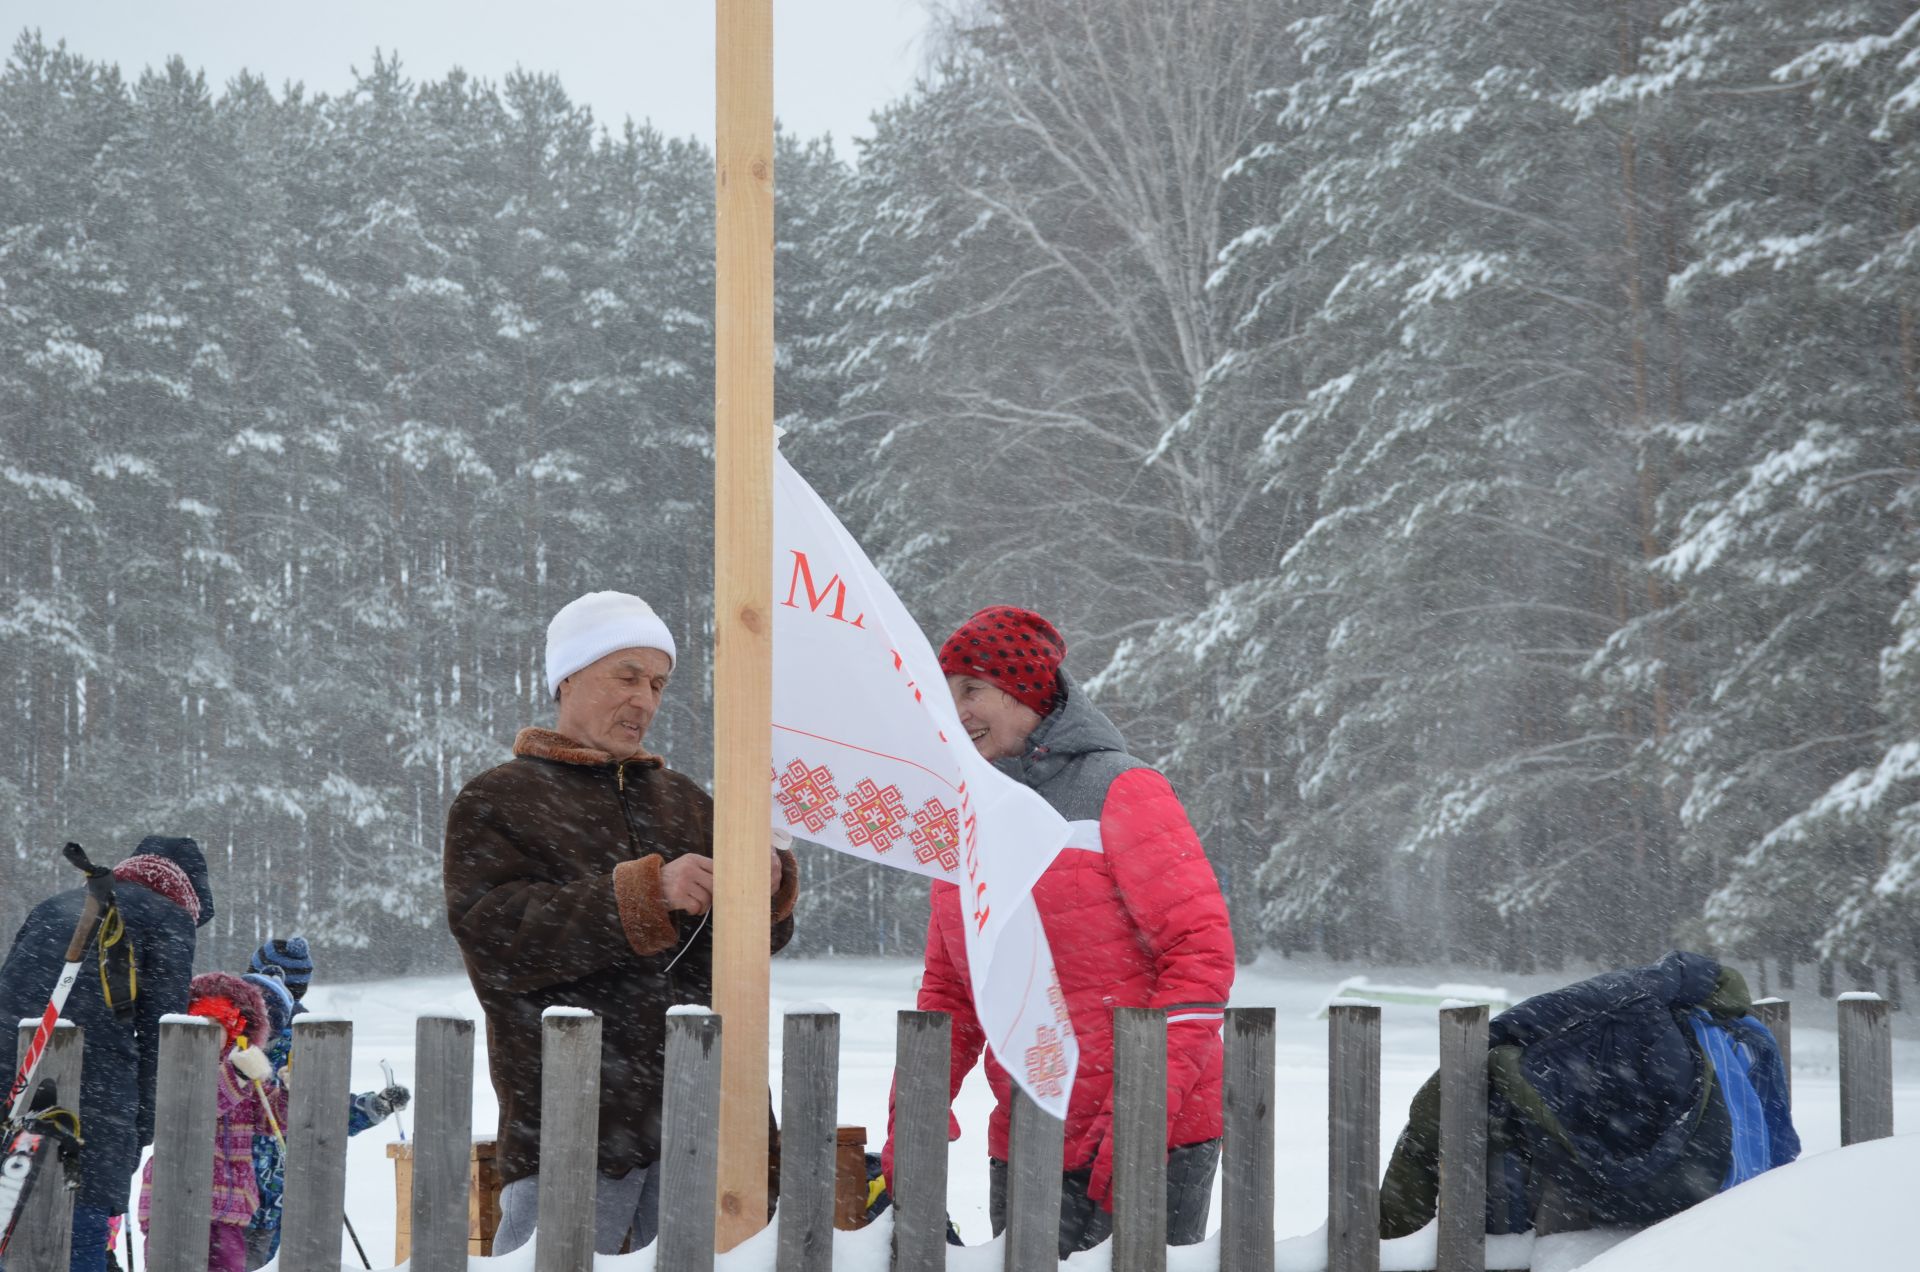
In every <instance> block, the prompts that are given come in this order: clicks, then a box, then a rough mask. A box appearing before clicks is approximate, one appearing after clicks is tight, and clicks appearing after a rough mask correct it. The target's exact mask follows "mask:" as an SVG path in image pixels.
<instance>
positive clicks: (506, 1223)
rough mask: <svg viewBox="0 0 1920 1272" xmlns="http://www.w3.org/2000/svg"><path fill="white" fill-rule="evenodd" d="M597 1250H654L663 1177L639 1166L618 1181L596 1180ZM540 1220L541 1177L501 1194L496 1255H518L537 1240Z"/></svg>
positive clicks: (516, 1183)
mask: <svg viewBox="0 0 1920 1272" xmlns="http://www.w3.org/2000/svg"><path fill="white" fill-rule="evenodd" d="M594 1179H595V1181H596V1187H595V1189H594V1198H593V1248H594V1251H595V1253H598V1254H621V1253H624V1252H626V1251H628V1250H639V1249H642V1248H644V1247H646V1246H650V1245H652V1244H653V1238H654V1236H655V1234H657V1233H658V1232H659V1231H660V1172H659V1170H658V1169H657V1168H656V1167H653V1166H638V1167H635V1168H634V1169H633V1170H630V1171H628V1172H627V1173H626V1174H624V1175H622V1176H620V1178H618V1179H609V1178H607V1177H606V1176H605V1175H595V1176H594ZM539 1218H540V1176H538V1175H528V1176H527V1177H526V1178H525V1179H516V1180H514V1181H513V1182H512V1183H510V1184H508V1185H507V1186H506V1187H505V1188H502V1189H501V1190H500V1226H499V1228H497V1229H496V1230H495V1231H494V1234H493V1252H494V1253H495V1254H505V1253H507V1252H508V1251H510V1250H518V1249H519V1248H520V1247H521V1246H523V1245H525V1244H526V1243H527V1240H528V1238H530V1237H532V1236H533V1229H534V1224H535V1223H536V1222H537V1221H538V1220H539Z"/></svg>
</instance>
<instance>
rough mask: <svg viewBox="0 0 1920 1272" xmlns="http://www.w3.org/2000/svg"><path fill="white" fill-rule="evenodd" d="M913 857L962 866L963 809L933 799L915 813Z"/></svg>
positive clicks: (947, 867)
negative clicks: (961, 824) (961, 817)
mask: <svg viewBox="0 0 1920 1272" xmlns="http://www.w3.org/2000/svg"><path fill="white" fill-rule="evenodd" d="M907 841H908V842H909V843H911V844H912V845H913V859H914V860H915V861H917V862H919V863H920V864H921V865H923V866H925V865H931V864H933V863H935V862H937V863H939V866H940V868H941V869H942V870H958V869H959V868H960V810H959V809H957V808H948V807H947V806H946V805H945V804H942V803H941V802H940V801H939V800H937V799H930V800H928V801H927V802H926V803H924V804H922V805H921V806H920V811H918V812H916V813H915V814H914V815H913V833H912V834H911V835H909V836H907Z"/></svg>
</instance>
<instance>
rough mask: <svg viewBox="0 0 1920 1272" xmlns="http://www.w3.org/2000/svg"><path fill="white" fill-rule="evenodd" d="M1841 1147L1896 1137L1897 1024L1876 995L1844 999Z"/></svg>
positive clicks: (1842, 1013)
mask: <svg viewBox="0 0 1920 1272" xmlns="http://www.w3.org/2000/svg"><path fill="white" fill-rule="evenodd" d="M1838 1007H1839V1012H1840V1143H1841V1144H1843V1145H1845V1144H1858V1143H1861V1142H1862V1141H1865V1140H1873V1139H1885V1138H1887V1136H1889V1135H1892V1134H1893V1020H1892V1017H1891V1015H1890V1013H1889V1012H1888V1011H1887V1003H1886V1000H1885V999H1883V998H1881V997H1880V995H1878V994H1870V993H1853V994H1842V995H1841V996H1840V1002H1839V1004H1838Z"/></svg>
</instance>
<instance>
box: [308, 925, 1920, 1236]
mask: <svg viewBox="0 0 1920 1272" xmlns="http://www.w3.org/2000/svg"><path fill="white" fill-rule="evenodd" d="M918 973H919V964H918V963H917V962H915V961H910V960H905V959H818V960H788V959H776V960H775V961H774V964H773V995H772V997H773V1010H774V1012H775V1014H776V1015H778V1014H779V1013H782V1012H784V1011H785V1010H786V1008H787V1007H788V1006H789V1005H799V1004H806V1003H820V1004H825V1005H827V1006H829V1007H831V1008H833V1009H834V1010H836V1011H838V1012H839V1013H840V1045H841V1052H840V1118H839V1120H840V1122H841V1124H843V1125H855V1126H865V1127H866V1128H867V1130H868V1134H869V1137H870V1144H871V1145H872V1146H874V1147H875V1148H876V1149H877V1147H878V1145H879V1142H880V1140H881V1138H882V1137H883V1136H884V1134H885V1128H886V1101H887V1092H888V1089H889V1087H890V1084H891V1082H892V1077H893V1049H894V1047H893V1043H894V1013H895V1012H897V1011H899V1010H900V1009H902V1008H906V1007H911V1006H912V1003H913V993H914V987H915V982H916V978H917V976H918ZM1357 973H1364V974H1367V975H1369V976H1374V977H1376V978H1379V979H1383V980H1392V981H1395V982H1399V983H1403V984H1414V985H1422V984H1424V985H1436V984H1439V983H1441V982H1444V981H1463V980H1464V981H1479V982H1481V983H1485V984H1489V985H1502V986H1505V987H1506V988H1507V989H1508V990H1510V991H1511V992H1512V994H1513V995H1514V997H1515V998H1516V999H1517V998H1519V997H1522V996H1525V995H1526V994H1530V993H1537V992H1539V991H1541V990H1544V989H1550V988H1553V987H1555V986H1558V985H1562V984H1565V983H1567V982H1569V981H1571V980H1575V979H1578V978H1579V976H1580V975H1581V973H1579V972H1572V971H1569V972H1567V973H1565V974H1556V975H1546V976H1507V975H1501V974H1498V973H1490V972H1486V971H1485V970H1484V969H1471V968H1431V967H1429V968H1398V967H1395V968H1380V967H1365V968H1362V967H1355V966H1352V965H1345V964H1332V963H1326V962H1320V961H1309V960H1294V961H1286V960H1281V959H1278V958H1274V957H1271V956H1264V957H1262V958H1261V959H1260V960H1259V961H1258V962H1256V963H1254V964H1252V965H1251V966H1248V967H1243V968H1241V969H1240V972H1239V976H1238V979H1237V981H1236V983H1235V986H1234V994H1233V1002H1234V1005H1236V1006H1249V1007H1251V1006H1259V1007H1273V1008H1275V1009H1276V1017H1277V1019H1276V1047H1277V1053H1278V1055H1277V1060H1278V1066H1277V1067H1278V1073H1277V1077H1276V1081H1275V1087H1276V1092H1275V1094H1276V1100H1277V1106H1278V1108H1279V1109H1280V1110H1281V1117H1280V1120H1279V1126H1278V1134H1277V1136H1276V1145H1275V1153H1274V1157H1275V1166H1276V1187H1275V1207H1274V1208H1275V1225H1276V1228H1275V1230H1276V1232H1277V1234H1278V1235H1280V1236H1281V1237H1287V1236H1292V1235H1295V1234H1302V1233H1310V1232H1312V1231H1313V1230H1314V1229H1316V1228H1318V1227H1319V1226H1320V1225H1321V1223H1322V1222H1323V1221H1324V1219H1325V1216H1326V1161H1327V1156H1326V1154H1327V1141H1326V1108H1327V1077H1326V1028H1327V1027H1326V1023H1325V1022H1324V1021H1320V1020H1315V1019H1313V1018H1312V1017H1313V1014H1314V1012H1315V1011H1316V1010H1317V1009H1318V1007H1319V1006H1320V1004H1321V1003H1322V1002H1323V1001H1324V1000H1325V998H1326V997H1327V995H1328V993H1329V992H1330V991H1331V990H1332V989H1333V987H1334V986H1335V985H1336V984H1338V983H1339V981H1340V980H1341V979H1343V978H1344V977H1347V976H1350V975H1354V974H1357ZM307 1001H308V1003H309V1005H311V1006H312V1007H313V1008H314V1010H316V1011H320V1012H326V1013H332V1014H338V1015H343V1016H347V1017H349V1018H351V1019H352V1021H353V1023H354V1052H353V1070H352V1075H353V1076H352V1084H353V1089H354V1090H355V1091H366V1090H374V1089H377V1088H378V1087H380V1086H381V1085H382V1079H381V1074H380V1062H381V1061H382V1060H385V1061H387V1062H388V1063H390V1064H391V1065H392V1066H393V1067H394V1070H395V1073H396V1076H397V1077H398V1078H399V1080H400V1081H402V1082H405V1083H407V1084H409V1085H414V1084H415V1083H416V1082H417V1075H416V1074H415V1072H414V1020H415V1017H416V1016H417V1015H418V1014H419V1013H420V1012H422V1011H427V1010H433V1011H448V1010H452V1011H458V1012H462V1013H464V1014H466V1015H468V1016H470V1017H472V1018H473V1019H474V1020H475V1021H476V1022H479V1021H480V1018H481V1017H480V1010H479V1004H478V1003H477V1001H476V1000H475V999H474V996H473V991H472V990H471V988H469V986H468V984H467V981H466V978H465V977H464V976H461V975H454V976H436V977H422V978H410V979H404V980H388V981H364V982H359V983H355V984H344V985H332V986H316V987H315V988H314V990H313V991H312V993H311V994H309V996H308V1000H307ZM1795 1008H1796V1012H1797V1016H1796V1022H1795V1028H1794V1040H1793V1043H1794V1045H1793V1061H1794V1069H1793V1081H1794V1101H1795V1119H1794V1120H1795V1123H1796V1125H1797V1126H1798V1129H1799V1131H1800V1135H1801V1139H1802V1141H1803V1142H1804V1145H1805V1151H1806V1153H1808V1154H1812V1153H1818V1152H1823V1151H1825V1150H1827V1149H1830V1148H1835V1147H1837V1146H1838V1145H1839V1142H1840V1129H1839V1128H1840V1114H1839V1107H1840V1105H1839V1080H1838V1076H1837V1072H1838V1070H1837V1056H1838V1040H1837V1036H1836V1034H1835V1032H1834V1029H1833V1011H1834V1009H1833V1005H1832V1004H1831V1003H1823V1002H1820V1001H1819V1000H1818V999H1816V998H1814V997H1813V996H1812V995H1811V994H1809V995H1807V996H1806V997H1805V998H1799V999H1796V1000H1795ZM1895 1019H1896V1025H1895V1034H1896V1037H1895V1040H1894V1075H1895V1092H1894V1119H1895V1126H1896V1128H1898V1129H1900V1130H1903V1131H1904V1130H1911V1129H1914V1128H1920V1022H1915V1021H1913V1020H1912V1019H1911V1018H1910V1017H1907V1016H1904V1015H1902V1016H1897V1017H1896V1018H1895ZM772 1042H773V1048H774V1050H773V1055H772V1057H771V1063H770V1072H771V1073H772V1074H774V1075H776V1078H777V1075H778V1073H779V1064H780V1056H779V1046H780V1030H779V1027H778V1026H777V1025H776V1026H775V1027H774V1029H773V1031H772ZM475 1050H476V1058H475V1064H476V1074H475V1081H474V1106H473V1120H474V1130H475V1134H476V1135H480V1136H486V1135H490V1134H491V1133H492V1130H493V1127H494V1125H495V1123H496V1121H497V1119H498V1116H499V1110H498V1106H497V1105H496V1103H495V1101H494V1096H493V1089H492V1086H491V1084H490V1083H489V1082H488V1080H487V1077H486V1057H485V1030H484V1028H482V1029H481V1030H480V1033H479V1037H478V1038H477V1039H476V1047H475ZM1438 1056H1439V1046H1438V1039H1437V1035H1436V1031H1435V1023H1434V1017H1433V1012H1432V1010H1431V1009H1430V1008H1422V1007H1411V1006H1392V1005H1389V1006H1386V1007H1383V1008H1382V1019H1381V1085H1382V1101H1383V1103H1382V1108H1383V1110H1384V1114H1383V1117H1382V1127H1381V1161H1382V1162H1383V1163H1384V1162H1385V1160H1386V1158H1387V1155H1388V1154H1389V1153H1390V1152H1391V1150H1392V1147H1393V1141H1394V1137H1395V1136H1396V1135H1397V1134H1398V1132H1399V1127H1400V1123H1401V1121H1402V1120H1403V1118H1404V1116H1405V1112H1406V1107H1407V1102H1408V1101H1409V1100H1411V1099H1412V1098H1413V1093H1414V1091H1415V1090H1416V1089H1417V1088H1418V1087H1419V1085H1420V1083H1421V1082H1423V1081H1424V1080H1425V1079H1426V1077H1427V1075H1428V1074H1430V1073H1431V1072H1432V1071H1433V1069H1434V1067H1435V1065H1437V1064H1438V1063H1439V1059H1438ZM991 1110H992V1099H991V1095H990V1093H989V1092H988V1090H987V1085H986V1081H985V1078H984V1077H983V1076H982V1075H981V1073H980V1071H979V1070H978V1069H976V1070H975V1072H974V1074H973V1075H972V1076H971V1077H970V1078H969V1079H968V1081H967V1085H966V1087H965V1088H964V1089H963V1090H962V1091H961V1094H960V1098H959V1100H958V1101H957V1102H956V1105H955V1111H956V1113H957V1114H958V1115H959V1118H960V1124H961V1128H962V1132H963V1134H962V1137H961V1138H960V1139H959V1140H958V1141H957V1142H955V1143H954V1144H953V1145H952V1147H951V1149H950V1174H949V1178H950V1184H949V1194H948V1195H949V1204H950V1206H951V1209H952V1215H953V1218H954V1220H955V1222H956V1223H958V1224H959V1226H960V1231H961V1234H962V1235H963V1236H965V1237H966V1238H967V1240H968V1241H969V1242H983V1241H985V1240H986V1239H987V1236H988V1232H989V1227H988V1223H987V1170H986V1163H985V1161H984V1157H985V1153H986V1124H987V1116H988V1114H989V1113H990V1112H991ZM407 1125H408V1128H409V1130H411V1127H412V1120H411V1118H409V1119H408V1120H407ZM394 1138H395V1135H394V1124H393V1122H392V1120H391V1119H390V1120H389V1121H388V1122H386V1123H385V1124H384V1125H381V1126H378V1127H375V1128H374V1129H373V1130H370V1131H368V1132H367V1133H366V1134H364V1135H361V1136H358V1137H356V1138H355V1139H353V1140H351V1141H349V1144H350V1147H349V1151H348V1170H347V1212H348V1215H349V1216H350V1217H351V1218H352V1220H353V1224H354V1227H355V1228H356V1229H357V1230H358V1231H359V1233H360V1238H361V1240H362V1242H363V1243H365V1245H366V1247H367V1253H368V1254H369V1256H371V1257H372V1259H373V1263H374V1266H375V1267H383V1266H386V1265H389V1264H391V1263H392V1261H393V1234H394V1192H393V1167H392V1164H391V1163H390V1162H389V1161H388V1160H387V1157H386V1146H387V1144H388V1142H389V1141H391V1140H392V1139H394ZM1213 1221H1214V1224H1215V1225H1216V1226H1217V1224H1218V1222H1219V1206H1218V1198H1217V1193H1216V1204H1215V1207H1214V1213H1213ZM880 1249H881V1251H882V1256H881V1260H880V1262H879V1264H877V1265H876V1266H885V1260H884V1243H883V1244H882V1246H881V1247H880ZM1094 1253H1095V1254H1102V1253H1103V1252H1099V1251H1096V1252H1094ZM980 1254H981V1256H982V1258H983V1259H984V1258H986V1256H987V1252H986V1251H981V1252H980ZM1192 1254H1193V1255H1194V1256H1198V1255H1199V1254H1200V1251H1199V1250H1198V1249H1196V1250H1195V1251H1193V1252H1192ZM342 1258H343V1260H344V1261H345V1262H346V1263H347V1264H348V1265H350V1266H353V1267H358V1266H359V1260H358V1258H357V1257H356V1256H355V1255H354V1252H353V1248H352V1246H351V1245H350V1244H349V1243H347V1242H346V1240H345V1238H344V1236H343V1237H342ZM971 1262H972V1260H970V1259H965V1260H963V1259H959V1258H956V1259H955V1260H954V1261H953V1266H954V1267H956V1268H960V1267H964V1266H968V1265H969V1264H970V1263H971ZM1185 1262H1186V1260H1176V1263H1175V1266H1181V1265H1183V1264H1184V1263H1185ZM770 1265H771V1264H770V1261H769V1266H770ZM1087 1265H1088V1266H1090V1267H1102V1266H1104V1260H1092V1261H1090V1262H1089V1263H1088V1264H1087ZM623 1266H625V1265H623ZM981 1266H983V1267H984V1266H986V1262H982V1264H981ZM993 1266H996V1267H997V1266H998V1263H997V1262H994V1263H993ZM1074 1266H1076V1267H1079V1266H1082V1260H1080V1259H1076V1260H1075V1261H1074ZM1206 1266H1208V1267H1211V1266H1212V1264H1211V1263H1210V1262H1209V1263H1206Z"/></svg>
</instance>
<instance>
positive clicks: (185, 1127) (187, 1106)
mask: <svg viewBox="0 0 1920 1272" xmlns="http://www.w3.org/2000/svg"><path fill="white" fill-rule="evenodd" d="M224 1038H225V1034H224V1033H223V1032H222V1031H221V1028H220V1026H219V1025H216V1024H214V1023H213V1022H212V1021H211V1020H202V1019H200V1018H199V1017H198V1016H169V1017H166V1018H165V1019H163V1020H161V1022H160V1074H159V1081H158V1083H157V1084H156V1098H155V1108H154V1119H153V1195H152V1197H151V1199H150V1206H151V1209H152V1213H153V1223H152V1227H151V1229H150V1230H149V1232H148V1237H147V1249H146V1255H147V1269H148V1272H205V1269H206V1266H207V1247H208V1244H209V1238H210V1237H211V1236H212V1228H211V1227H210V1225H211V1224H212V1222H213V1131H214V1126H215V1124H216V1122H217V1121H218V1120H219V1108H218V1106H217V1105H216V1104H215V1103H214V1093H213V1092H214V1082H215V1081H216V1080H217V1079H218V1078H219V1077H220V1069H219V1065H220V1045H221V1043H222V1041H223V1040H224ZM82 1129H83V1131H84V1128H82ZM283 1248H284V1245H283ZM334 1253H335V1255H336V1256H338V1254H339V1247H338V1245H337V1244H336V1246H335V1248H334ZM334 1264H335V1267H336V1268H337V1267H338V1265H339V1259H338V1257H336V1258H335V1259H334Z"/></svg>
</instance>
